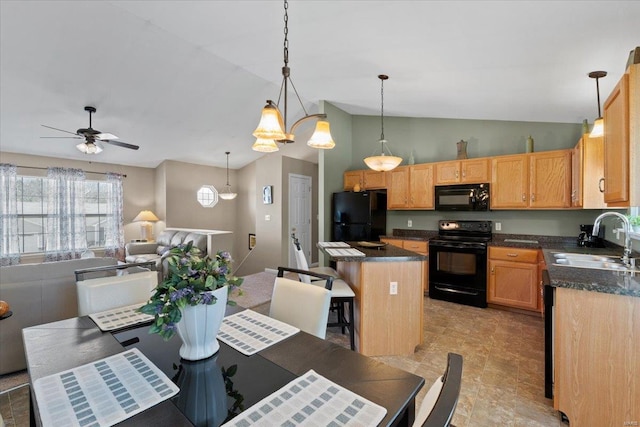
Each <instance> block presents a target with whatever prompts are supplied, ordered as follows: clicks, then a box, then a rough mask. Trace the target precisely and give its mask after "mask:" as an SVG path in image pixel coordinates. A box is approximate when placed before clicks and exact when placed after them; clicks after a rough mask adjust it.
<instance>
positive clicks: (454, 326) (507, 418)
mask: <svg viewBox="0 0 640 427" xmlns="http://www.w3.org/2000/svg"><path fill="white" fill-rule="evenodd" d="M254 309H255V310H256V311H260V312H268V304H265V305H263V306H260V307H259V308H254ZM327 339H329V340H331V341H333V342H336V343H338V344H340V345H343V346H345V347H348V345H349V340H348V336H347V335H342V334H340V333H339V331H338V329H337V328H335V329H332V330H329V331H328V334H327ZM448 352H456V353H459V354H461V355H462V356H463V358H464V366H463V377H462V389H461V392H460V400H459V402H458V407H457V409H456V413H455V415H454V418H453V424H455V425H456V426H457V427H485V426H487V427H488V426H503V427H506V426H512V427H520V426H527V427H560V426H563V427H566V424H563V423H561V422H560V420H559V417H558V414H557V412H556V411H554V410H553V405H552V402H551V400H549V399H546V398H545V397H544V344H543V321H542V319H541V318H540V317H536V316H528V315H523V314H517V313H511V312H508V311H502V310H496V309H491V308H487V309H480V308H475V307H468V306H464V305H459V304H452V303H448V302H444V301H437V300H432V299H430V298H428V297H427V298H425V303H424V344H423V345H421V346H420V347H419V348H418V349H417V351H416V352H415V353H414V354H413V355H411V356H402V357H400V356H380V357H376V359H378V360H380V361H382V362H385V363H387V364H389V365H392V366H395V367H398V368H401V369H404V370H406V371H409V372H413V373H415V374H416V375H421V376H422V377H424V378H425V381H426V384H425V387H424V388H423V390H421V392H420V393H419V394H418V398H417V400H416V404H417V405H419V404H420V402H421V401H422V398H423V396H424V394H425V393H426V391H427V390H428V389H429V387H430V386H431V384H432V383H433V381H434V380H435V379H436V378H437V377H439V376H440V375H441V374H442V372H443V371H444V368H445V366H446V361H447V353H448ZM28 399H29V394H28V387H23V388H20V389H15V390H14V391H12V392H10V393H4V394H1V395H0V411H1V412H2V416H3V417H4V418H5V422H6V424H7V426H17V427H21V426H28V425H29V419H28V408H29V407H28Z"/></svg>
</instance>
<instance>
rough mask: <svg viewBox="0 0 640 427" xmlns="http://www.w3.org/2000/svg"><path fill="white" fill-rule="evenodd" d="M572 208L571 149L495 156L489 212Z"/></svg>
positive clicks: (492, 163)
mask: <svg viewBox="0 0 640 427" xmlns="http://www.w3.org/2000/svg"><path fill="white" fill-rule="evenodd" d="M569 207H571V150H555V151H543V152H540V153H530V154H516V155H512V156H499V157H494V158H493V159H492V162H491V209H526V208H534V209H561V208H569Z"/></svg>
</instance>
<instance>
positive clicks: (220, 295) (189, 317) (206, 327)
mask: <svg viewBox="0 0 640 427" xmlns="http://www.w3.org/2000/svg"><path fill="white" fill-rule="evenodd" d="M209 293H211V294H212V295H213V296H214V297H216V298H217V301H216V303H215V304H209V305H207V304H198V305H188V306H186V307H185V308H182V309H180V312H181V313H182V319H181V320H180V321H179V322H178V323H177V325H176V326H177V328H178V335H179V336H180V338H181V339H182V346H181V347H180V357H182V358H183V359H186V360H202V359H206V358H207V357H210V356H213V355H214V354H215V353H216V352H217V351H218V350H219V349H220V344H219V343H218V340H217V339H216V336H217V335H218V331H219V330H220V325H221V324H222V319H223V317H224V312H225V309H226V307H227V295H228V286H224V287H222V288H220V289H216V290H215V291H210V292H209Z"/></svg>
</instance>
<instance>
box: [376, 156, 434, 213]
mask: <svg viewBox="0 0 640 427" xmlns="http://www.w3.org/2000/svg"><path fill="white" fill-rule="evenodd" d="M387 173H388V174H389V175H388V176H389V185H388V187H387V188H388V192H387V209H416V210H418V209H420V210H423V209H424V210H426V209H433V208H434V201H433V164H431V163H424V164H419V165H411V166H399V167H397V168H395V169H393V170H392V171H390V172H387Z"/></svg>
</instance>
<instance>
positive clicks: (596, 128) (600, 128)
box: [589, 71, 607, 138]
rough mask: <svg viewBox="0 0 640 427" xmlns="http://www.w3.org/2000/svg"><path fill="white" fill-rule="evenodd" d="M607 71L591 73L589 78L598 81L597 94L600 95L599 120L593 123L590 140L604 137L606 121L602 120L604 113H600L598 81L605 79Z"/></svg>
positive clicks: (597, 83) (597, 85) (598, 85)
mask: <svg viewBox="0 0 640 427" xmlns="http://www.w3.org/2000/svg"><path fill="white" fill-rule="evenodd" d="M606 75H607V72H606V71H592V72H590V73H589V77H590V78H592V79H596V93H597V94H598V118H597V119H596V120H595V121H594V122H593V129H591V133H590V134H589V138H599V137H601V136H603V135H604V119H603V118H602V112H601V111H600V84H599V82H598V79H601V78H602V77H605V76H606Z"/></svg>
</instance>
